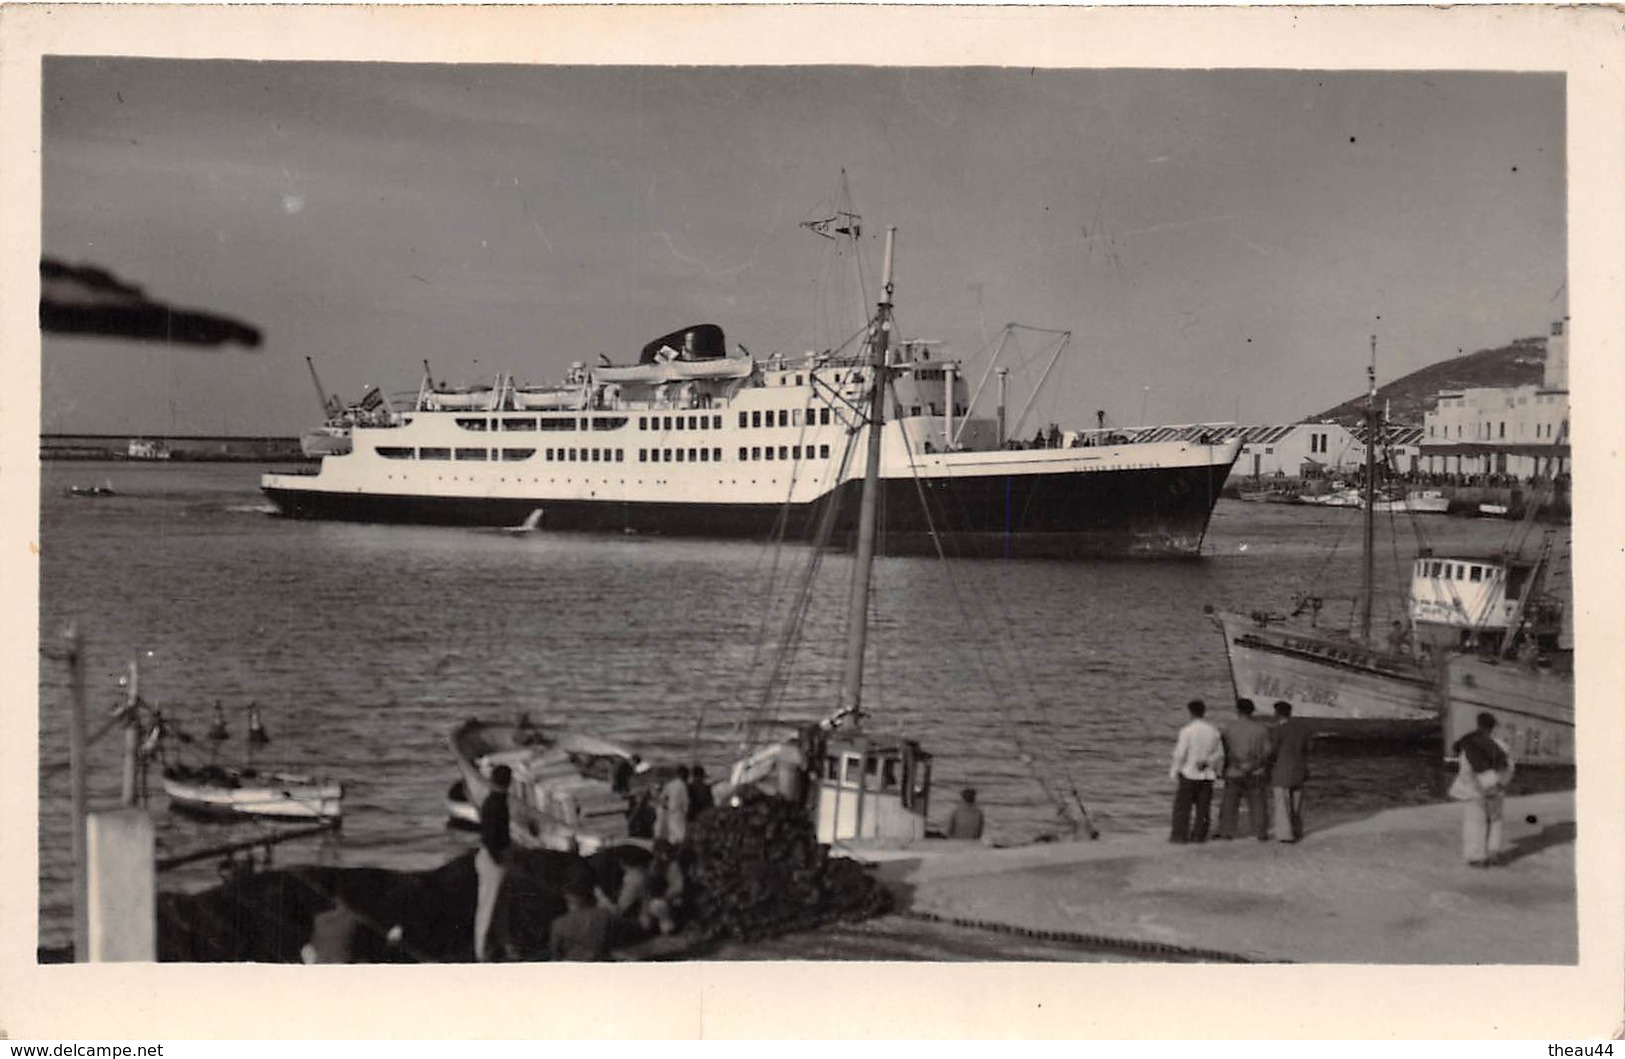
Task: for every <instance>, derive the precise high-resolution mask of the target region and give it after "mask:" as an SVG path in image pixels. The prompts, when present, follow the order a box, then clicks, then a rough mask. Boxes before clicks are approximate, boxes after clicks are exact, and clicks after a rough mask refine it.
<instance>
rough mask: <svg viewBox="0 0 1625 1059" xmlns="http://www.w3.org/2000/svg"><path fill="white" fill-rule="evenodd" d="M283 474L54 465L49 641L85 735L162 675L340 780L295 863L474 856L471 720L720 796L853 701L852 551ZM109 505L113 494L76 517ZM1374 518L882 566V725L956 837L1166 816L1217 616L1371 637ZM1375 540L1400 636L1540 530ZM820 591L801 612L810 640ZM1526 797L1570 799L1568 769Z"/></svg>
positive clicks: (809, 622) (98, 751) (1399, 770)
mask: <svg viewBox="0 0 1625 1059" xmlns="http://www.w3.org/2000/svg"><path fill="white" fill-rule="evenodd" d="M259 471H260V468H257V467H252V466H245V465H242V464H200V463H173V464H140V463H123V462H120V463H48V464H46V465H45V466H44V468H43V472H42V473H43V481H42V491H41V518H40V523H41V529H40V534H41V539H40V545H41V550H40V579H41V582H40V600H41V603H40V608H41V614H40V632H41V638H42V643H44V644H46V645H49V644H50V643H51V642H52V641H54V640H57V639H59V637H60V635H61V630H62V629H63V627H64V625H65V624H66V623H67V622H69V621H72V622H75V623H76V624H77V625H78V627H79V629H80V630H81V632H82V634H83V637H84V643H85V657H86V669H85V676H86V687H87V689H88V692H89V701H88V706H89V710H90V714H91V718H90V722H89V725H90V728H91V729H92V730H95V729H96V728H98V727H100V724H101V722H102V721H103V720H104V719H105V717H106V716H107V711H108V709H109V708H110V707H112V706H114V705H115V704H116V703H118V702H120V701H121V700H122V695H123V693H122V691H121V690H120V689H119V687H118V685H117V681H118V678H119V676H120V675H121V674H122V673H123V672H124V670H125V667H126V666H127V665H128V663H129V661H130V660H131V659H132V658H136V657H139V658H140V660H141V693H142V697H143V698H144V699H145V700H146V701H147V702H148V703H150V704H152V705H153V706H155V707H158V708H159V709H161V710H162V711H163V714H164V716H165V718H166V719H167V720H169V721H171V722H172V723H175V724H177V725H178V726H179V728H180V730H182V731H185V732H188V733H190V734H191V735H193V736H194V737H195V739H194V741H193V742H191V743H189V744H186V743H181V742H179V741H178V740H172V741H171V743H170V750H171V752H173V753H178V754H179V755H180V756H181V757H182V758H183V759H185V760H189V761H192V762H206V761H208V760H209V759H210V757H211V755H215V756H216V757H217V759H218V760H219V761H220V762H221V763H223V764H234V765H235V764H243V763H244V762H245V761H246V760H247V754H248V749H249V748H248V745H247V744H248V741H247V725H246V709H247V706H248V704H249V703H250V702H254V703H257V704H258V706H259V709H260V712H261V715H262V716H263V718H264V723H265V726H266V728H267V729H268V731H269V733H270V735H271V739H272V742H271V743H270V745H269V746H267V747H264V748H261V749H259V750H258V751H257V752H256V753H255V758H254V762H253V763H254V764H255V765H256V766H257V767H262V768H263V767H273V766H275V767H284V766H285V767H287V768H288V769H290V770H297V771H301V772H309V773H316V774H320V775H324V776H329V777H332V778H335V779H340V780H342V781H343V782H344V783H345V786H346V792H347V793H346V798H345V819H344V825H343V829H342V831H341V832H339V833H337V834H334V835H329V836H324V837H322V838H320V839H305V840H298V841H295V842H291V843H289V844H287V845H286V846H283V847H280V848H279V849H278V850H277V851H276V854H275V857H276V862H277V863H279V864H293V863H300V862H321V863H339V864H355V865H362V864H365V865H377V866H385V867H398V868H418V867H428V866H432V865H434V864H437V863H439V862H441V861H442V860H444V859H445V858H446V857H447V856H448V855H450V854H454V853H457V852H460V851H462V850H465V849H468V848H470V847H471V845H472V839H470V838H469V837H468V836H467V835H465V834H462V833H458V832H452V831H448V830H447V829H446V827H445V795H446V791H447V788H448V786H449V785H450V784H451V783H452V781H453V780H454V779H455V778H456V771H455V767H454V765H453V763H452V758H451V755H450V752H449V751H448V749H447V746H446V735H447V732H448V731H449V730H450V729H451V728H452V726H453V725H455V724H456V723H458V722H459V721H461V720H463V719H464V718H467V717H469V716H472V715H478V716H484V717H488V718H511V717H513V716H515V715H517V714H518V713H520V712H528V713H529V715H530V716H531V718H532V719H533V720H534V721H536V722H537V723H538V724H541V725H544V726H545V725H552V726H558V727H568V728H573V729H578V730H584V731H590V732H593V733H596V734H601V735H604V736H608V737H611V738H616V739H620V740H623V741H626V742H629V743H631V744H633V745H634V746H636V747H637V748H639V749H640V750H641V751H642V752H643V753H644V754H645V756H647V757H653V758H660V757H671V756H679V757H682V758H684V759H689V758H693V759H695V760H698V761H699V762H700V763H702V764H705V765H706V766H708V768H709V769H710V771H711V772H712V774H713V775H717V774H720V773H721V772H723V770H724V769H725V767H726V765H727V763H728V762H729V761H730V760H731V756H732V753H733V751H734V750H735V749H737V747H738V745H739V735H738V732H739V727H738V726H739V725H740V724H741V722H744V721H747V720H751V719H761V718H764V717H768V716H772V715H774V714H775V713H779V714H784V715H794V716H821V715H823V714H825V713H828V712H829V711H830V710H831V709H833V707H834V705H835V696H836V689H837V687H838V684H839V677H840V672H841V666H842V658H841V654H842V643H843V638H844V622H845V596H846V586H847V580H848V578H847V574H848V571H849V569H850V560H849V558H848V557H846V556H843V555H838V554H837V555H833V556H826V557H824V558H823V559H822V561H821V562H815V555H814V552H813V551H812V550H811V549H809V548H806V547H802V546H790V547H785V548H782V549H776V548H774V547H772V546H771V545H769V544H767V543H764V542H748V541H695V540H678V539H668V538H658V537H647V536H644V537H631V536H602V535H599V536H588V535H569V534H549V533H546V532H545V531H544V532H539V533H534V534H528V535H518V534H505V533H500V532H498V533H492V532H482V531H477V530H468V529H448V528H434V527H411V526H371V525H349V524H336V523H318V522H299V521H292V520H287V519H281V518H276V517H273V516H272V515H271V513H270V508H269V507H268V506H267V504H266V503H265V501H264V499H263V498H262V497H261V495H260V493H259V490H258V476H259ZM104 483H106V484H110V485H111V486H112V489H113V492H114V494H115V495H111V496H101V497H78V496H71V495H69V488H70V487H71V486H74V485H101V484H104ZM1359 519H1360V513H1359V512H1358V511H1350V510H1332V509H1323V508H1313V507H1292V506H1277V505H1268V504H1246V503H1241V502H1239V501H1232V500H1221V501H1220V503H1219V506H1218V508H1217V510H1216V512H1215V515H1214V518H1213V522H1212V525H1211V527H1210V530H1209V535H1208V540H1207V545H1206V547H1205V549H1204V553H1205V558H1203V559H1202V560H1200V561H1175V562H1114V563H1067V562H1059V563H1054V562H1015V563H1004V562H997V561H949V562H947V563H942V562H939V561H937V560H934V559H902V558H899V559H881V560H879V561H878V562H877V564H876V569H875V588H874V595H873V599H872V604H871V607H872V619H871V622H870V629H871V640H870V650H869V653H868V669H867V679H866V682H865V700H864V705H865V709H866V710H867V711H868V713H869V720H868V724H869V726H870V727H871V728H873V729H875V730H876V731H885V730H894V731H901V732H906V733H909V734H910V735H916V736H917V737H918V738H920V739H921V740H922V742H924V743H925V744H926V748H927V749H928V750H929V751H931V752H932V753H933V754H934V755H935V769H934V783H935V787H934V795H933V803H932V816H933V817H934V818H935V819H936V820H937V821H938V822H939V823H940V822H941V821H942V820H943V819H945V817H946V815H947V813H948V811H949V810H950V809H951V808H952V805H953V803H954V801H955V799H956V797H957V792H958V790H959V788H961V787H963V786H974V787H976V788H977V789H978V791H979V792H980V801H981V802H982V804H983V805H984V807H985V809H986V811H987V815H988V819H989V826H990V829H991V832H992V837H993V838H994V839H995V840H996V841H1007V842H1020V841H1027V840H1031V839H1033V838H1036V837H1039V836H1042V835H1046V834H1056V835H1064V834H1067V833H1068V827H1067V825H1066V822H1065V820H1064V819H1063V818H1062V817H1061V815H1060V812H1059V810H1058V808H1057V795H1058V794H1062V793H1064V794H1065V795H1067V796H1071V795H1072V794H1073V793H1074V792H1075V795H1076V797H1077V798H1079V799H1081V801H1082V802H1083V804H1084V805H1086V806H1087V808H1088V811H1089V813H1090V815H1091V818H1092V820H1093V823H1094V825H1095V826H1096V827H1097V828H1099V830H1100V831H1101V832H1103V833H1106V834H1113V833H1126V832H1154V831H1157V830H1159V829H1161V828H1165V827H1166V826H1167V825H1166V820H1167V809H1168V802H1169V782H1168V776H1167V772H1168V764H1167V762H1168V755H1169V751H1170V749H1171V746H1172V742H1173V739H1174V735H1175V733H1176V732H1177V730H1178V728H1179V727H1180V725H1181V724H1182V723H1183V722H1184V720H1185V718H1186V714H1185V709H1184V704H1185V702H1186V700H1188V699H1190V698H1193V697H1200V698H1203V699H1205V700H1207V701H1208V702H1209V703H1210V704H1212V706H1213V714H1212V716H1214V717H1215V718H1216V719H1219V720H1223V719H1224V718H1226V717H1227V716H1230V715H1231V711H1230V709H1229V703H1230V701H1231V700H1232V698H1233V692H1232V690H1231V687H1230V680H1229V675H1228V670H1227V668H1226V664H1225V657H1224V647H1223V643H1222V640H1221V638H1220V635H1219V633H1218V631H1217V629H1216V628H1215V626H1214V625H1213V624H1212V622H1211V620H1210V619H1209V618H1208V617H1207V616H1206V615H1204V613H1203V605H1204V604H1209V603H1210V604H1213V605H1215V606H1223V607H1232V608H1236V609H1240V610H1243V611H1252V610H1260V609H1266V610H1271V611H1275V612H1284V611H1286V610H1289V609H1290V607H1291V605H1292V599H1293V597H1294V595H1295V594H1299V593H1303V592H1308V591H1313V592H1315V593H1317V594H1319V595H1321V596H1322V597H1324V598H1325V600H1326V604H1325V608H1324V609H1323V611H1322V612H1321V622H1322V623H1323V624H1337V623H1339V622H1344V621H1346V620H1347V618H1348V616H1349V615H1350V614H1351V612H1352V602H1351V599H1352V596H1353V594H1354V590H1355V586H1356V585H1357V583H1358V578H1359V571H1358V566H1359V563H1358V556H1359V540H1360V528H1359ZM1379 519H1380V521H1381V528H1380V529H1379V532H1378V549H1377V551H1378V561H1377V580H1378V589H1379V598H1378V601H1377V605H1376V608H1375V613H1376V616H1377V617H1376V620H1377V621H1379V622H1381V626H1382V627H1385V626H1386V625H1387V623H1388V621H1389V620H1391V619H1392V618H1393V617H1396V616H1398V613H1399V607H1400V604H1401V600H1402V598H1403V594H1404V590H1405V589H1404V586H1405V578H1406V577H1407V576H1408V564H1409V562H1410V560H1411V559H1412V558H1413V557H1414V556H1415V554H1416V551H1417V548H1418V547H1419V546H1431V547H1433V548H1434V549H1435V550H1436V551H1439V552H1444V551H1451V550H1459V549H1474V550H1493V549H1496V548H1500V547H1503V546H1505V545H1507V544H1508V542H1509V541H1511V540H1515V539H1516V537H1517V536H1518V535H1519V534H1520V532H1521V530H1520V527H1519V526H1517V525H1516V524H1511V523H1506V522H1496V521H1489V520H1471V519H1455V518H1447V517H1440V516H1434V517H1427V518H1423V519H1419V520H1415V521H1414V523H1413V521H1412V520H1410V519H1408V518H1407V516H1405V515H1392V516H1390V515H1381V516H1379ZM1537 532H1538V531H1537ZM1536 544H1538V540H1532V541H1530V542H1529V549H1530V550H1531V551H1532V549H1533V547H1534V546H1535V545H1536ZM810 566H817V567H818V569H817V571H816V576H810V577H809V576H807V575H808V571H809V567H810ZM804 581H805V583H806V584H807V585H808V586H810V587H809V588H808V589H807V591H806V596H805V598H806V600H807V605H806V607H805V610H804V614H805V617H804V620H803V621H802V622H801V623H800V624H799V626H797V629H798V633H797V635H795V636H788V635H787V634H786V633H785V631H784V630H785V629H786V627H787V626H788V625H789V623H788V622H787V620H786V619H787V617H788V616H789V615H791V614H792V613H793V612H794V611H795V610H796V606H795V603H796V600H797V599H798V598H801V596H802V585H803V582H804ZM768 688H772V689H775V692H776V693H775V694H774V695H771V696H769V695H767V694H766V693H765V692H764V689H768ZM216 701H218V702H220V703H221V704H222V706H223V707H224V709H225V712H226V715H227V718H228V721H229V723H230V726H231V738H229V739H227V740H225V741H224V742H222V743H214V742H211V741H210V740H208V739H206V738H204V735H205V732H206V731H207V729H208V726H209V723H210V720H211V717H212V712H213V704H214V703H215V702H216ZM1261 706H1262V707H1263V708H1264V709H1265V710H1266V711H1267V709H1268V704H1261ZM68 712H69V674H68V672H67V669H66V666H65V665H64V664H63V663H62V662H60V661H56V660H53V659H52V658H49V657H47V656H46V655H45V654H43V653H42V655H41V659H40V687H39V747H40V761H41V766H42V767H41V774H40V781H39V804H40V815H39V882H40V900H39V906H40V921H39V922H40V937H39V942H40V944H41V945H47V946H48V945H57V944H62V943H64V942H66V941H68V940H69V939H70V938H71V934H72V915H71V877H72V865H71V857H70V846H71V841H70V811H69V789H68V776H67V772H66V770H65V769H64V768H60V767H58V766H59V765H61V764H63V763H65V762H66V760H67V755H68V740H67V730H68ZM120 753H121V745H120V740H119V739H118V738H117V737H116V736H108V737H106V738H103V739H101V740H100V741H99V742H98V743H96V744H95V745H94V746H93V747H92V748H91V751H90V754H89V790H90V796H91V805H92V808H95V807H99V806H110V805H112V804H113V803H115V802H116V800H117V798H118V792H119V783H120ZM1438 756H1439V755H1438V747H1437V746H1436V745H1434V746H1423V747H1383V748H1365V749H1362V750H1359V751H1349V750H1335V749H1324V750H1322V751H1320V752H1317V755H1316V757H1315V760H1314V762H1313V765H1312V779H1311V787H1310V794H1309V806H1308V810H1307V811H1308V814H1309V815H1310V817H1311V818H1312V817H1313V816H1314V815H1315V814H1317V813H1323V814H1334V813H1335V814H1337V815H1345V814H1349V813H1360V812H1369V811H1373V810H1376V809H1382V808H1388V807H1392V806H1397V805H1406V804H1418V803H1423V802H1429V801H1435V800H1438V799H1439V798H1440V797H1441V793H1440V792H1441V791H1442V789H1443V786H1444V784H1443V777H1444V770H1443V768H1442V766H1441V765H1440V764H1439V761H1438ZM1525 782H1529V783H1536V784H1540V783H1546V784H1550V783H1553V782H1556V783H1558V784H1562V783H1566V782H1572V772H1570V773H1569V774H1568V776H1567V777H1566V778H1565V777H1557V778H1556V779H1555V780H1554V779H1553V778H1551V777H1537V778H1533V779H1530V780H1527V781H1525ZM149 786H150V791H151V802H150V804H151V805H152V806H153V807H154V808H155V809H156V810H157V811H158V813H159V816H158V829H157V830H158V843H159V853H160V856H167V855H175V854H184V853H186V852H188V851H192V850H197V849H201V848H205V847H208V846H211V845H217V844H223V843H226V842H231V841H236V840H239V839H242V838H248V837H254V836H258V835H260V834H264V833H266V832H267V828H266V827H265V826H263V825H257V824H235V825H221V824H208V823H200V822H193V821H189V820H185V819H183V818H179V817H176V816H174V815H173V814H167V813H164V812H163V807H164V801H165V799H164V795H163V793H162V790H161V788H160V787H159V785H158V783H157V777H156V775H154V776H153V777H152V782H151V783H150V785H149ZM217 868H218V864H217V862H213V861H205V862H201V863H198V864H195V865H192V866H189V867H187V868H184V869H180V870H178V871H176V872H174V873H166V874H165V876H163V877H162V878H161V879H160V886H161V887H165V888H196V887H200V886H203V885H206V884H208V883H209V882H211V881H213V880H214V879H215V878H216V871H217Z"/></svg>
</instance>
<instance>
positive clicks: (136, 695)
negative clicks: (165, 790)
mask: <svg viewBox="0 0 1625 1059" xmlns="http://www.w3.org/2000/svg"><path fill="white" fill-rule="evenodd" d="M140 693H141V666H140V664H139V663H138V662H137V660H136V659H134V658H132V659H130V680H129V687H128V688H127V689H126V693H125V697H124V787H123V792H122V793H123V798H122V801H123V803H124V804H125V805H130V806H133V805H135V804H136V770H137V766H138V763H139V760H140V757H141V731H140V728H141V718H140V716H139V712H138V711H137V709H136V703H137V702H138V701H139V699H140Z"/></svg>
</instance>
